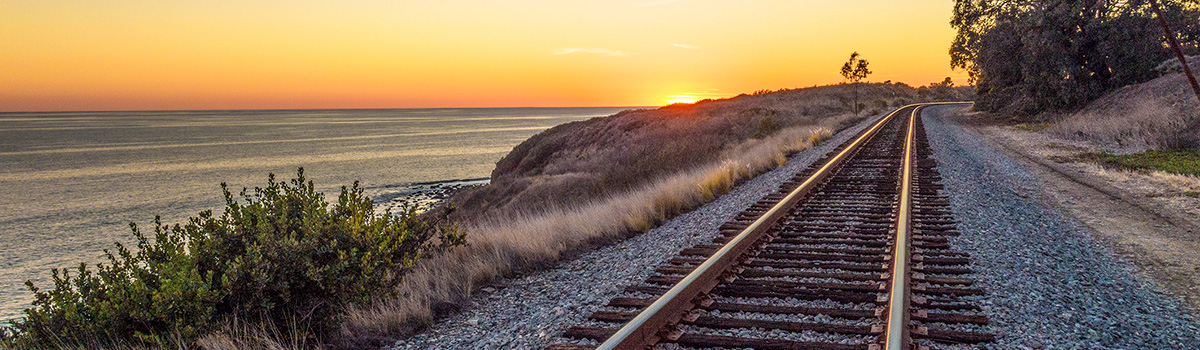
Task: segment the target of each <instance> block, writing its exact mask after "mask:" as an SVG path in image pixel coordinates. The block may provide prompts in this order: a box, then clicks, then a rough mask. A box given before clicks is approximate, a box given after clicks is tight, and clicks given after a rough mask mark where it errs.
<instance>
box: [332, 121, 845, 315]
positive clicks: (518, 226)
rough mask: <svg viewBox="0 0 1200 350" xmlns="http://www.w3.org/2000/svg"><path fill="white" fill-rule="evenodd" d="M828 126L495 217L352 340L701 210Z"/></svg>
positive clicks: (369, 311)
mask: <svg viewBox="0 0 1200 350" xmlns="http://www.w3.org/2000/svg"><path fill="white" fill-rule="evenodd" d="M831 135H832V131H831V130H830V129H828V128H824V127H793V128H788V129H784V130H782V131H780V132H778V133H776V134H775V135H773V136H771V137H768V138H765V139H762V140H750V141H747V142H745V143H743V144H741V145H738V146H737V147H734V148H732V149H730V150H728V151H727V152H725V154H724V155H725V157H723V158H724V159H722V160H721V161H719V162H715V163H713V164H710V165H708V166H703V167H699V168H696V169H694V170H691V171H687V172H683V173H680V174H676V175H671V176H667V177H664V178H661V179H658V180H657V181H653V182H651V183H650V184H649V185H646V186H644V187H642V188H639V189H636V190H633V191H628V192H625V193H622V194H618V195H614V196H611V197H609V198H607V199H604V200H601V201H597V202H593V203H590V204H586V205H581V206H577V207H564V208H551V209H549V210H546V211H543V212H539V213H522V214H520V215H514V216H509V217H503V218H489V219H485V220H482V221H480V222H477V223H475V224H473V225H472V226H471V227H469V228H468V232H470V235H471V236H470V237H471V243H470V245H469V246H467V247H461V248H458V249H455V250H453V251H451V252H449V253H448V254H444V255H441V256H437V257H434V258H431V259H429V260H425V261H422V262H420V263H419V264H418V266H416V268H415V269H414V270H413V271H412V272H411V274H409V275H408V276H407V277H406V283H405V284H404V285H403V286H402V287H401V288H402V295H404V297H402V298H399V299H394V300H386V301H382V302H379V303H377V304H375V305H371V306H369V307H358V308H352V309H349V310H347V312H346V313H345V317H346V319H345V320H346V325H347V326H346V327H347V328H346V330H345V331H346V332H347V333H348V334H403V333H406V332H410V331H412V330H413V329H414V327H420V326H422V325H424V324H427V323H428V322H431V321H432V320H433V317H434V316H435V315H434V314H433V313H432V310H434V309H435V308H437V307H438V305H440V304H444V303H458V302H460V301H462V300H464V299H466V298H469V297H470V294H471V291H472V289H473V287H474V286H476V285H478V284H480V283H487V282H489V281H492V280H494V279H496V278H500V277H503V276H508V275H512V274H513V273H515V272H519V271H522V270H525V269H529V268H532V267H537V266H540V265H544V264H548V263H550V262H553V261H555V260H558V259H559V258H561V257H562V256H563V255H564V254H567V253H570V252H573V251H579V250H581V249H585V248H587V247H593V246H595V245H597V244H599V243H601V242H607V241H611V240H614V239H617V238H620V237H623V236H626V235H627V234H629V233H631V232H640V231H645V230H648V229H650V228H652V227H654V226H656V225H657V224H659V223H661V222H662V221H665V220H667V219H670V218H672V217H674V216H676V215H679V214H681V213H683V212H686V211H688V210H691V209H694V208H696V207H698V206H700V205H702V204H704V203H707V202H709V201H712V200H713V199H715V198H716V197H718V196H720V195H721V194H724V193H726V192H728V191H729V190H730V189H732V188H733V186H734V184H735V183H737V182H738V181H739V180H744V179H749V178H751V177H753V176H756V175H758V174H760V173H762V172H765V171H768V170H770V169H774V168H775V167H778V166H780V165H783V164H784V163H785V162H786V161H787V157H788V155H789V154H792V153H794V152H798V151H801V150H804V149H807V148H810V147H812V146H814V145H817V144H819V143H820V142H821V141H823V140H825V139H828V138H829V137H830V136H831Z"/></svg>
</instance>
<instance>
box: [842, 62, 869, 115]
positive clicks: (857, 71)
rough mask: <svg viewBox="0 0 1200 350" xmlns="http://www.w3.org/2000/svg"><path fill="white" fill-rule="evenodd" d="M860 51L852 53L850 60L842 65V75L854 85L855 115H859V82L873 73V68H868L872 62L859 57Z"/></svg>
mask: <svg viewBox="0 0 1200 350" xmlns="http://www.w3.org/2000/svg"><path fill="white" fill-rule="evenodd" d="M858 56H859V55H858V51H855V52H854V53H851V54H850V60H848V61H846V64H843V65H842V77H844V78H846V81H849V82H850V84H852V85H853V86H854V115H855V116H857V115H858V82H860V81H862V80H863V79H866V78H867V75H868V74H871V70H870V69H867V65H869V64H870V63H869V62H867V60H865V59H861V58H858Z"/></svg>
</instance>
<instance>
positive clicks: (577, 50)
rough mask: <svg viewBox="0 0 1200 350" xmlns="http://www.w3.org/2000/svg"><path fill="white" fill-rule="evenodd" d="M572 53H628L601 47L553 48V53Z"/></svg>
mask: <svg viewBox="0 0 1200 350" xmlns="http://www.w3.org/2000/svg"><path fill="white" fill-rule="evenodd" d="M573 53H590V54H597V55H605V56H629V55H630V53H628V52H624V51H617V50H609V49H601V48H594V47H593V48H582V47H565V48H561V49H557V50H554V54H555V55H570V54H573Z"/></svg>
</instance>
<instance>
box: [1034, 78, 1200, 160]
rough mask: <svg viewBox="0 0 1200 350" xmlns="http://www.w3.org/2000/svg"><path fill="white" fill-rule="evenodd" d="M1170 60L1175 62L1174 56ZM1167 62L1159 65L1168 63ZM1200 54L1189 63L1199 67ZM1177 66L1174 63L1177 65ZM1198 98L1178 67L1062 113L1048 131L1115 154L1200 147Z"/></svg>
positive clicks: (1199, 103)
mask: <svg viewBox="0 0 1200 350" xmlns="http://www.w3.org/2000/svg"><path fill="white" fill-rule="evenodd" d="M1171 61H1174V59H1172V60H1171ZM1171 61H1167V62H1166V63H1164V65H1163V66H1169V63H1171ZM1198 61H1200V56H1192V60H1191V61H1189V66H1191V67H1192V71H1200V62H1198ZM1175 67H1178V63H1175ZM1197 118H1200V101H1197V99H1196V95H1195V94H1194V93H1193V92H1192V89H1191V86H1190V85H1189V84H1188V81H1187V78H1186V77H1185V76H1184V75H1183V73H1181V72H1179V70H1178V69H1175V70H1174V71H1168V72H1167V73H1166V74H1163V75H1161V76H1159V77H1157V78H1154V79H1152V80H1150V81H1147V82H1144V83H1140V84H1133V85H1128V86H1124V87H1121V88H1119V89H1116V90H1114V91H1111V92H1109V93H1107V94H1105V95H1104V96H1102V97H1100V98H1099V99H1097V100H1095V101H1093V102H1091V103H1090V104H1088V105H1087V106H1085V107H1083V108H1082V109H1080V110H1078V111H1076V112H1074V113H1071V114H1069V115H1066V116H1064V117H1062V118H1061V120H1060V121H1058V122H1057V123H1055V125H1053V126H1052V127H1050V129H1049V131H1051V132H1053V133H1055V134H1058V135H1060V136H1062V137H1066V138H1070V139H1074V140H1079V141H1089V142H1094V143H1097V144H1099V145H1101V146H1102V147H1103V148H1105V149H1107V150H1109V151H1112V152H1117V153H1129V152H1140V151H1144V150H1147V149H1172V148H1196V147H1200V124H1198V123H1195V122H1190V121H1191V120H1196V119H1197Z"/></svg>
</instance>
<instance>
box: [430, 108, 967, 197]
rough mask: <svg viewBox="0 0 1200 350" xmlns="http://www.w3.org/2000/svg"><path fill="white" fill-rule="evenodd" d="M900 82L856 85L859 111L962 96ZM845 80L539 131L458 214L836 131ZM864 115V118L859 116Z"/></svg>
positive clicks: (600, 188)
mask: <svg viewBox="0 0 1200 350" xmlns="http://www.w3.org/2000/svg"><path fill="white" fill-rule="evenodd" d="M931 90H933V89H930V90H926V89H924V88H922V89H917V88H913V87H910V86H908V85H904V84H862V85H860V86H859V94H860V96H859V103H860V106H863V112H862V113H861V115H863V116H865V115H876V114H879V113H884V112H886V111H887V110H888V108H890V107H896V106H901V105H904V104H907V103H911V102H915V101H917V100H918V99H922V98H924V99H947V100H948V99H962V98H964V97H965V96H961V95H960V94H961V93H962V92H963V91H965V90H962V89H943V91H931ZM852 101H853V89H852V86H850V85H831V86H822V87H812V88H803V89H791V90H780V91H775V92H766V91H763V92H758V93H755V94H753V95H745V94H743V95H740V96H737V97H733V98H729V99H722V100H705V101H700V102H698V103H695V104H691V105H687V104H676V105H670V106H666V107H662V108H658V109H643V110H627V111H624V112H621V113H618V114H616V115H612V116H608V117H603V118H594V119H591V120H586V121H579V122H573V123H568V124H564V125H560V126H557V127H554V128H551V129H549V130H546V131H544V132H542V133H539V134H537V135H535V136H533V137H531V138H529V139H528V140H526V141H525V142H522V143H521V144H520V145H518V146H517V147H515V148H514V149H513V150H512V152H510V153H509V154H508V155H507V156H505V157H504V158H503V159H501V160H500V161H499V162H498V163H497V164H496V169H495V170H494V171H493V172H492V182H491V184H490V185H488V186H485V187H482V188H478V189H474V190H470V191H466V192H463V193H460V194H458V195H455V196H454V197H453V198H452V199H451V201H452V202H453V203H454V204H455V205H456V206H457V207H458V208H459V209H460V210H459V213H460V217H462V218H467V219H475V218H480V217H483V216H511V215H513V214H518V213H525V214H528V213H531V212H540V211H542V210H545V209H549V208H555V207H573V206H579V205H582V204H585V203H589V202H592V201H595V200H598V199H601V198H603V197H605V196H607V195H610V194H613V193H619V192H623V191H627V190H631V189H634V188H637V187H639V186H642V185H645V184H647V183H649V182H651V181H653V180H656V179H659V178H662V177H664V176H668V175H670V174H676V173H679V172H682V171H686V170H689V169H692V168H694V167H697V166H701V165H707V164H709V163H711V162H714V161H717V160H719V159H723V158H726V157H724V156H725V154H724V153H726V152H730V150H732V149H736V148H737V147H736V146H738V145H741V144H744V143H747V142H750V141H753V140H757V139H762V138H765V137H768V136H771V135H772V134H773V133H775V132H778V131H779V130H783V129H786V128H789V127H793V126H801V125H803V126H821V127H826V128H829V129H832V130H840V129H842V128H843V127H844V126H845V125H847V124H848V123H852V122H854V121H857V120H858V118H855V117H854V116H853V115H851V114H849V112H850V108H851V107H850V106H851V105H852V103H853V102H852ZM860 117H861V116H860Z"/></svg>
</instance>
